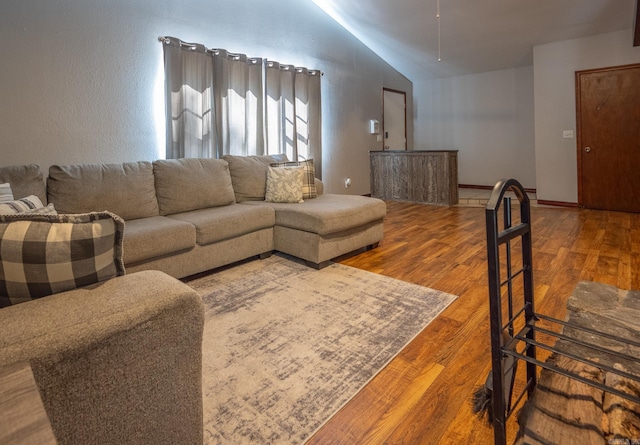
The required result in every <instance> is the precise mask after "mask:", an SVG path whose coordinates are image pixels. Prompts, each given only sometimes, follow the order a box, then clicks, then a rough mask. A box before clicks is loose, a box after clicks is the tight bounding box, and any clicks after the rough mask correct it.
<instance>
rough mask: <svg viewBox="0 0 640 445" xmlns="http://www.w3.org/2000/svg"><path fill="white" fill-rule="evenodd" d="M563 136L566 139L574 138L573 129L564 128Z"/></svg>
mask: <svg viewBox="0 0 640 445" xmlns="http://www.w3.org/2000/svg"><path fill="white" fill-rule="evenodd" d="M562 137H563V138H565V139H573V130H563V131H562Z"/></svg>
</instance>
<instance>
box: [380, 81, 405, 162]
mask: <svg viewBox="0 0 640 445" xmlns="http://www.w3.org/2000/svg"><path fill="white" fill-rule="evenodd" d="M382 135H383V138H384V149H385V150H406V149H407V93H405V92H404V91H397V90H392V89H389V88H383V89H382Z"/></svg>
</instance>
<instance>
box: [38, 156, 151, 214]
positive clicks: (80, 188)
mask: <svg viewBox="0 0 640 445" xmlns="http://www.w3.org/2000/svg"><path fill="white" fill-rule="evenodd" d="M47 191H48V199H49V202H53V203H54V204H55V206H56V209H57V210H58V212H59V213H86V212H96V211H102V210H108V211H109V212H112V213H115V214H116V215H118V216H120V217H121V218H123V219H125V220H128V219H138V218H147V217H150V216H158V201H157V199H156V190H155V185H154V179H153V165H152V164H151V163H150V162H125V163H123V164H80V165H65V166H60V165H53V166H51V167H50V168H49V181H48V189H47Z"/></svg>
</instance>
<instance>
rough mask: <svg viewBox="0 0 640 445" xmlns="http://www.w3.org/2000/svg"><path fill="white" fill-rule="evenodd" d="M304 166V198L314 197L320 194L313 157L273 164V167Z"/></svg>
mask: <svg viewBox="0 0 640 445" xmlns="http://www.w3.org/2000/svg"><path fill="white" fill-rule="evenodd" d="M292 166H301V167H303V171H304V176H303V181H302V198H303V199H312V198H316V197H317V196H318V191H317V190H316V169H315V167H314V166H313V159H307V160H306V161H292V162H279V163H273V164H271V167H292Z"/></svg>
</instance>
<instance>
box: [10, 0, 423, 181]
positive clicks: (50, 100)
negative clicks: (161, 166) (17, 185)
mask: <svg viewBox="0 0 640 445" xmlns="http://www.w3.org/2000/svg"><path fill="white" fill-rule="evenodd" d="M160 35H172V36H175V37H178V38H181V39H182V40H185V41H190V42H199V43H203V44H205V45H206V46H208V47H218V48H225V49H227V50H229V51H232V52H240V53H245V54H247V55H250V56H260V57H267V58H269V59H273V60H277V61H279V62H282V63H287V64H294V65H298V66H307V67H309V68H317V69H320V70H322V71H323V72H324V73H325V75H324V77H323V79H322V95H323V148H324V151H323V171H324V177H323V179H324V181H325V183H326V189H327V191H328V192H333V193H351V194H366V193H369V156H368V151H369V150H370V149H381V147H382V143H378V142H377V141H376V140H375V136H372V135H370V134H368V121H369V119H378V120H382V88H383V87H388V88H393V89H397V90H403V91H406V92H407V100H408V116H407V122H408V125H409V129H408V130H409V131H408V132H409V147H412V144H413V139H412V124H413V116H412V115H411V110H412V109H413V105H412V101H411V98H412V95H413V91H412V84H411V82H410V81H409V80H407V79H406V78H405V77H403V76H402V75H400V74H399V73H398V72H397V71H395V70H394V69H393V68H392V67H390V66H389V65H388V64H387V63H386V62H384V61H383V60H382V59H380V58H379V57H378V56H376V55H375V54H374V53H373V52H371V51H370V50H369V49H368V48H367V47H365V46H364V45H363V44H362V43H360V41H358V40H357V39H355V38H354V37H353V36H352V35H351V34H349V33H348V32H347V31H345V30H344V29H343V28H342V27H340V26H339V25H338V24H337V23H336V22H334V21H333V20H332V19H331V18H329V16H327V15H326V14H325V13H324V12H322V11H321V10H320V9H319V8H318V7H317V6H316V5H315V4H314V3H313V2H312V1H311V0H217V1H215V2H210V1H204V0H182V1H178V0H171V1H168V0H154V1H152V0H136V1H130V0H110V1H99V0H56V1H55V2H53V1H46V0H6V1H4V2H3V4H2V10H1V13H0V41H2V45H0V60H2V63H1V67H0V134H1V135H2V136H1V138H2V139H1V140H2V142H0V153H1V159H0V164H2V165H10V164H22V163H27V162H34V163H37V164H40V165H41V166H42V167H43V168H44V169H47V168H48V167H49V165H52V164H71V163H90V162H123V161H133V160H153V159H157V158H162V157H163V156H164V123H163V120H164V115H163V113H164V109H163V107H164V102H163V96H162V86H163V83H162V82H163V74H162V46H161V44H160V43H159V42H158V40H157V38H158V36H160ZM346 177H350V178H351V179H352V184H353V185H352V186H351V188H349V189H345V187H344V179H345V178H346Z"/></svg>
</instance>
